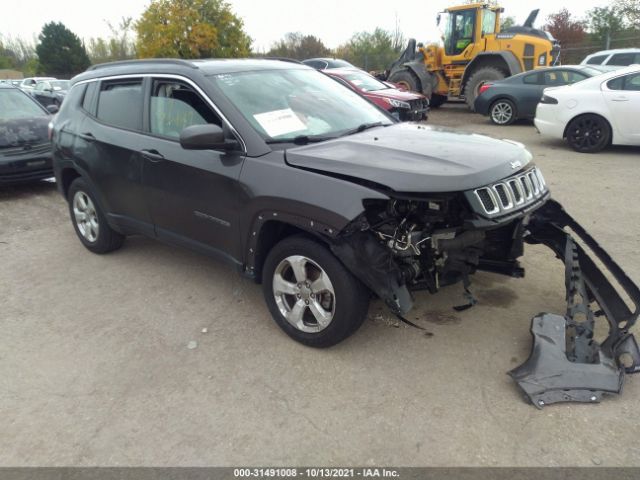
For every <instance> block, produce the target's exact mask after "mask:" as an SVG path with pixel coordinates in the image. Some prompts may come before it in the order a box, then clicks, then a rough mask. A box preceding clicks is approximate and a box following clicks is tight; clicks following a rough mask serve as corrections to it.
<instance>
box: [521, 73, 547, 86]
mask: <svg viewBox="0 0 640 480" xmlns="http://www.w3.org/2000/svg"><path fill="white" fill-rule="evenodd" d="M522 83H526V84H527V85H542V84H543V83H542V79H541V78H540V74H539V73H532V74H531V75H525V76H524V78H523V79H522Z"/></svg>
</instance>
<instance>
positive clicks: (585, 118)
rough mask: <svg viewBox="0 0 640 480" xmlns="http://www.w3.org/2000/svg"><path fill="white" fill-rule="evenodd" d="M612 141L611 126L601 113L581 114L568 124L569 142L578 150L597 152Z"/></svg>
mask: <svg viewBox="0 0 640 480" xmlns="http://www.w3.org/2000/svg"><path fill="white" fill-rule="evenodd" d="M610 141H611V127H610V126H609V123H608V122H607V121H606V120H605V119H604V118H602V117H601V116H600V115H593V114H587V115H581V116H580V117H577V118H574V119H573V120H571V122H569V125H568V126H567V142H568V143H569V145H570V146H571V148H573V149H574V150H575V151H576V152H581V153H596V152H599V151H600V150H602V149H603V148H604V147H606V146H607V145H609V142H610Z"/></svg>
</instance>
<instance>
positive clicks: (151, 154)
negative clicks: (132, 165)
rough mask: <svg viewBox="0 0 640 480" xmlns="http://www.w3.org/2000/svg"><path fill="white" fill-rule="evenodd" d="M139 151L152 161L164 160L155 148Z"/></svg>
mask: <svg viewBox="0 0 640 480" xmlns="http://www.w3.org/2000/svg"><path fill="white" fill-rule="evenodd" d="M140 153H141V154H142V156H143V157H144V158H146V159H149V160H151V161H152V162H161V161H163V160H164V155H162V154H161V153H160V152H159V151H157V150H155V149H151V150H141V151H140Z"/></svg>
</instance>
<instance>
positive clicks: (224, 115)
mask: <svg viewBox="0 0 640 480" xmlns="http://www.w3.org/2000/svg"><path fill="white" fill-rule="evenodd" d="M53 144H54V169H55V174H56V178H57V181H58V185H59V187H60V190H61V193H62V194H63V195H64V197H65V198H66V199H67V200H68V202H69V212H70V216H71V220H72V223H73V226H74V228H75V230H76V233H77V234H78V237H79V239H80V241H81V242H82V243H83V244H84V245H85V247H86V248H87V249H89V250H91V251H93V252H95V253H106V252H109V251H111V250H114V249H117V248H119V247H120V246H121V245H122V243H123V240H124V238H125V236H127V235H133V234H142V235H147V236H149V237H153V238H157V239H158V240H161V241H164V242H168V243H172V244H175V245H181V246H185V247H188V248H191V249H194V250H197V251H199V252H202V253H204V254H208V255H213V256H216V257H219V258H222V259H224V260H226V261H228V262H231V263H232V264H233V265H235V266H236V267H237V269H238V270H239V271H240V272H242V274H244V275H246V276H248V277H251V278H253V279H255V280H256V281H257V282H261V283H262V286H263V290H264V297H265V300H266V303H267V306H268V308H269V310H270V312H271V314H272V315H273V318H274V319H275V321H276V322H277V323H278V325H279V326H280V327H281V328H282V329H283V330H284V331H285V332H286V333H287V334H288V335H289V336H291V337H292V338H294V339H295V340H297V341H299V342H302V343H304V344H306V345H310V346H315V347H328V346H331V345H334V344H336V343H338V342H340V341H342V340H343V339H345V338H346V337H347V336H349V335H351V334H352V333H353V332H355V331H356V330H357V329H358V327H359V326H360V325H361V323H362V321H363V320H364V318H365V316H366V313H367V307H368V304H369V299H370V297H371V296H372V295H374V296H377V297H379V298H380V299H382V300H383V301H384V302H385V303H386V305H387V306H388V307H389V309H390V310H391V311H392V312H393V313H394V314H395V315H397V316H398V317H399V318H400V319H402V320H404V321H407V322H408V320H406V319H405V318H404V317H405V315H406V313H407V312H408V311H409V310H410V309H411V308H412V303H413V297H412V294H411V292H412V291H413V290H417V289H425V290H428V291H430V292H432V293H435V292H437V291H438V290H439V289H440V288H441V287H442V286H444V285H449V284H453V283H458V282H460V283H461V284H462V286H463V290H462V291H463V295H464V299H465V300H464V303H465V304H464V305H460V306H458V308H466V307H468V306H470V305H472V304H473V303H475V299H474V297H473V294H472V291H471V289H470V278H471V276H472V274H473V273H474V272H475V271H477V270H487V271H491V272H496V273H500V274H504V275H509V276H514V277H521V276H523V275H524V270H523V268H522V267H521V266H520V265H519V263H518V258H519V257H520V256H521V255H522V254H523V248H524V244H525V243H543V244H545V245H548V246H549V247H550V248H551V249H552V250H553V251H554V252H555V253H556V254H557V255H558V256H559V258H561V259H563V260H564V262H565V265H566V270H567V292H568V293H567V298H568V307H567V308H568V309H567V314H566V315H564V316H563V315H553V314H540V315H538V316H536V317H535V318H534V319H533V324H532V333H533V335H534V348H533V350H532V355H531V358H530V359H529V360H528V361H527V362H526V363H525V364H524V365H523V366H521V367H519V368H518V369H516V370H514V371H512V372H511V374H512V376H513V377H514V378H515V379H516V380H517V381H518V383H519V385H520V386H521V387H522V388H523V390H524V391H525V392H526V393H527V395H528V396H529V398H530V399H531V401H533V402H534V403H535V404H536V405H538V406H541V405H543V404H545V403H552V402H554V401H567V400H577V401H593V400H592V397H594V396H595V397H596V398H597V399H599V397H600V395H601V394H602V393H612V392H618V391H619V390H620V385H621V378H622V375H623V374H624V372H633V371H637V370H638V369H640V355H639V354H638V348H637V345H636V343H635V340H634V338H633V336H632V335H631V334H630V333H629V328H630V327H631V326H632V325H633V323H634V322H635V319H636V317H637V315H638V304H639V303H640V291H639V290H638V288H637V287H636V286H635V284H634V283H633V282H631V280H629V278H628V277H627V276H626V275H625V274H624V272H623V271H622V270H621V269H620V267H619V266H618V265H617V264H615V262H613V260H611V259H610V258H609V256H608V255H607V254H606V252H604V251H603V250H602V249H601V248H600V247H599V246H598V244H597V243H596V242H595V241H594V240H593V239H592V238H591V237H590V236H589V235H588V234H587V233H586V232H585V231H584V230H583V229H582V228H581V227H580V226H579V225H578V224H576V223H575V222H574V220H573V219H572V218H571V217H570V216H569V215H568V214H567V213H566V212H565V211H564V210H563V208H562V207H561V206H560V205H559V204H558V203H556V202H554V201H553V200H551V199H550V198H549V189H548V187H547V184H546V182H545V179H544V177H543V176H542V174H541V172H540V170H539V169H538V168H537V167H536V166H535V165H534V164H533V162H532V156H531V154H530V153H529V152H528V151H527V150H526V149H525V148H524V147H523V146H522V145H521V144H518V143H515V142H508V141H500V140H494V139H491V138H488V137H484V136H480V135H475V134H467V133H460V132H455V131H450V130H445V129H442V128H437V127H432V126H427V125H424V124H420V123H398V122H397V121H396V120H394V119H393V118H392V117H390V116H389V115H388V114H387V113H386V112H384V111H383V110H381V109H379V108H378V107H376V106H375V105H373V104H371V103H370V102H369V101H367V100H366V99H364V98H363V97H361V96H360V95H358V94H357V93H356V92H354V91H352V90H350V89H348V88H345V87H344V86H342V85H340V84H339V83H337V82H335V81H333V80H332V79H330V78H329V77H327V76H326V75H325V74H323V73H321V72H319V71H316V70H314V69H312V68H309V67H306V66H304V65H300V64H294V63H290V62H283V61H275V60H200V61H184V60H170V59H167V60H148V61H130V62H118V63H112V64H105V65H98V66H94V67H92V68H90V69H89V70H88V71H87V72H85V73H83V74H81V75H78V76H77V77H75V78H74V79H73V80H72V88H71V90H70V92H69V94H68V95H67V99H66V100H65V102H64V103H63V104H62V108H61V110H60V113H59V114H58V115H57V117H56V118H55V120H54V124H53ZM565 227H570V228H571V229H572V230H573V232H575V233H576V234H578V236H580V237H581V238H582V241H583V242H584V243H585V244H587V245H588V246H589V248H590V249H591V251H592V252H593V254H595V255H596V256H597V257H599V258H600V260H601V261H602V262H603V263H604V265H605V266H606V268H607V269H608V270H609V271H610V272H611V274H612V275H613V276H614V277H615V278H616V280H617V281H618V282H619V284H620V285H621V286H622V289H623V290H625V291H626V294H627V296H629V297H630V298H631V299H632V304H633V305H632V308H631V309H630V308H629V307H628V306H627V304H626V303H625V302H624V301H623V300H622V298H621V297H620V295H619V294H618V293H617V292H616V290H615V289H614V288H613V286H612V285H611V283H609V281H608V280H607V279H606V277H605V276H604V275H603V274H602V272H601V271H600V270H599V269H598V268H597V267H596V264H595V263H594V262H593V261H592V260H591V257H589V256H588V255H586V253H585V251H584V250H583V248H582V247H581V246H580V245H579V244H577V243H576V242H574V240H573V237H571V236H570V235H569V234H568V233H567V232H566V231H565ZM592 302H596V303H597V304H599V308H600V310H601V311H602V312H604V314H605V315H606V317H607V319H608V320H609V328H610V335H609V338H608V339H607V341H606V342H604V343H603V344H602V345H599V344H597V343H596V342H594V341H593V339H592V337H593V323H594V315H593V314H592V312H591V308H590V304H591V303H592ZM578 313H584V316H585V319H584V320H583V321H579V320H578V319H577V317H578V315H577V314H578ZM550 340H551V341H550ZM565 350H566V351H565ZM623 356H625V357H629V358H630V359H631V360H629V361H626V362H623V361H622V357H623ZM555 373H558V374H557V375H556V374H555ZM541 378H542V380H541Z"/></svg>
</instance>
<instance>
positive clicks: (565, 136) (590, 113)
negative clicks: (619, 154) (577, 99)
mask: <svg viewBox="0 0 640 480" xmlns="http://www.w3.org/2000/svg"><path fill="white" fill-rule="evenodd" d="M585 115H595V116H596V117H600V118H601V119H603V120H604V121H605V122H607V125H609V130H610V131H611V138H610V139H609V145H611V144H612V143H613V137H614V135H615V130H614V128H613V125H612V124H611V121H610V120H609V119H608V118H607V117H605V116H604V115H602V114H601V113H597V112H581V113H579V114H577V115H574V116H573V117H571V118H570V119H569V120H568V121H567V124H566V125H565V126H564V131H563V132H562V138H563V139H566V138H567V130H568V129H569V125H571V122H573V121H574V120H575V119H577V118H580V117H584V116H585Z"/></svg>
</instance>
